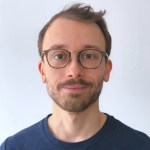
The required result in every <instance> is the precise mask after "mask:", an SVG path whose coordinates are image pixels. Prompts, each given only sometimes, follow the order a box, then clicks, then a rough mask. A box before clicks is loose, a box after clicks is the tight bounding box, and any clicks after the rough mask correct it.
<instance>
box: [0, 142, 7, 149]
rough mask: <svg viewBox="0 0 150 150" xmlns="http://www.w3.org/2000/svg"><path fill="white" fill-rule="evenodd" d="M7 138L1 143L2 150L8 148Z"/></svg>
mask: <svg viewBox="0 0 150 150" xmlns="http://www.w3.org/2000/svg"><path fill="white" fill-rule="evenodd" d="M5 145H6V140H5V141H4V142H3V143H2V144H1V145H0V150H6V146H5Z"/></svg>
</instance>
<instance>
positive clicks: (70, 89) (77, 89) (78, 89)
mask: <svg viewBox="0 0 150 150" xmlns="http://www.w3.org/2000/svg"><path fill="white" fill-rule="evenodd" d="M86 89H87V86H85V85H65V86H63V87H62V90H63V91H64V92H67V93H82V92H84V91H85V90H86Z"/></svg>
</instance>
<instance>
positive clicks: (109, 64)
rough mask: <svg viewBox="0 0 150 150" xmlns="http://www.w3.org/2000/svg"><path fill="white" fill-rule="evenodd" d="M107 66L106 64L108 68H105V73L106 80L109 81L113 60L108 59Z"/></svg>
mask: <svg viewBox="0 0 150 150" xmlns="http://www.w3.org/2000/svg"><path fill="white" fill-rule="evenodd" d="M105 66H106V68H105V74H104V81H105V82H108V81H109V76H110V72H111V70H112V62H111V60H107V62H106V64H105Z"/></svg>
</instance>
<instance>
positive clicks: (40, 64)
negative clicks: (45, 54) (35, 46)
mask: <svg viewBox="0 0 150 150" xmlns="http://www.w3.org/2000/svg"><path fill="white" fill-rule="evenodd" d="M38 69H39V72H40V74H41V77H42V82H43V83H46V76H45V70H44V63H43V61H40V62H39V64H38Z"/></svg>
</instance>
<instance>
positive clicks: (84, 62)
mask: <svg viewBox="0 0 150 150" xmlns="http://www.w3.org/2000/svg"><path fill="white" fill-rule="evenodd" d="M44 55H45V56H46V59H47V62H48V64H49V66H50V67H52V68H56V69H60V68H64V67H66V66H67V65H68V63H69V62H70V61H71V52H69V51H67V50H66V49H49V50H44V51H43V52H42V55H41V56H42V59H43V57H44ZM104 56H105V57H106V59H108V55H107V53H106V52H102V51H100V50H96V49H84V50H82V51H80V52H78V53H77V60H78V62H79V63H80V65H81V66H82V67H83V68H86V69H96V68H97V67H98V66H99V65H100V64H101V62H102V59H103V57H104Z"/></svg>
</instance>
